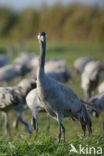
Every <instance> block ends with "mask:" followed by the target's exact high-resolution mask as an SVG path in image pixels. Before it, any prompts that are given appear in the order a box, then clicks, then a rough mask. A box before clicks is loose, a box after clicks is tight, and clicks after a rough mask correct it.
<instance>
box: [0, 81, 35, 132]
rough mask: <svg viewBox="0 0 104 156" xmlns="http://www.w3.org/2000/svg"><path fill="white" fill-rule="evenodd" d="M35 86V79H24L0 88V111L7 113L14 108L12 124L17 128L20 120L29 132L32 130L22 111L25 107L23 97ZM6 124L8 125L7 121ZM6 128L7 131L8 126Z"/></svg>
mask: <svg viewBox="0 0 104 156" xmlns="http://www.w3.org/2000/svg"><path fill="white" fill-rule="evenodd" d="M35 87H36V83H35V80H33V79H24V80H22V81H21V82H20V83H19V84H18V86H16V87H2V88H0V111H3V112H5V113H8V112H9V111H11V110H12V109H14V110H15V111H16V114H17V117H16V119H15V122H14V126H15V127H16V128H17V127H18V123H19V122H21V123H23V124H24V125H25V127H26V128H27V130H28V132H29V133H31V132H32V129H31V126H30V124H28V123H27V121H26V120H25V119H24V118H23V112H24V109H25V107H26V100H25V97H26V95H27V94H28V92H29V91H30V90H31V89H33V88H35ZM6 120H7V119H6ZM7 125H9V121H8V123H7ZM6 128H7V131H8V126H7V127H6Z"/></svg>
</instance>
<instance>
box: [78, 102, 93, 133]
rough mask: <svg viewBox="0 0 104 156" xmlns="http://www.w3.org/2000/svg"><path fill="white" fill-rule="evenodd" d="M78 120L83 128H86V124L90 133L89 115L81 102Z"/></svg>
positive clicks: (90, 122)
mask: <svg viewBox="0 0 104 156" xmlns="http://www.w3.org/2000/svg"><path fill="white" fill-rule="evenodd" d="M80 122H81V125H82V128H83V127H84V129H86V126H87V128H88V131H89V134H91V133H92V121H91V117H90V114H89V113H88V111H87V109H86V107H85V105H84V104H83V103H82V110H81V115H80Z"/></svg>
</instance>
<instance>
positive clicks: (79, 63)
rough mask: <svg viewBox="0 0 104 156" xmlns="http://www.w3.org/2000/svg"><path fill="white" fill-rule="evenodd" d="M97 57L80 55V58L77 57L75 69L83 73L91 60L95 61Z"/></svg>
mask: <svg viewBox="0 0 104 156" xmlns="http://www.w3.org/2000/svg"><path fill="white" fill-rule="evenodd" d="M94 60H95V59H94V58H91V57H89V56H85V57H80V58H78V59H76V60H75V61H74V65H73V66H74V69H75V70H76V72H77V73H80V74H81V73H82V72H83V70H84V68H85V66H86V65H87V64H88V63H89V62H91V61H94Z"/></svg>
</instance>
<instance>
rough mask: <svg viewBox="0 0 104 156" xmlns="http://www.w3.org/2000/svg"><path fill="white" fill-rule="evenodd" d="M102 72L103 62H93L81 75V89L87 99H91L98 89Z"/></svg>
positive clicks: (103, 68)
mask: <svg viewBox="0 0 104 156" xmlns="http://www.w3.org/2000/svg"><path fill="white" fill-rule="evenodd" d="M102 70H104V62H102V61H91V62H90V63H88V64H87V65H86V66H85V68H84V71H83V72H82V75H81V87H82V89H83V91H84V94H85V97H86V99H88V98H90V97H91V96H92V93H93V91H95V89H96V88H97V86H98V84H99V79H100V74H101V71H102Z"/></svg>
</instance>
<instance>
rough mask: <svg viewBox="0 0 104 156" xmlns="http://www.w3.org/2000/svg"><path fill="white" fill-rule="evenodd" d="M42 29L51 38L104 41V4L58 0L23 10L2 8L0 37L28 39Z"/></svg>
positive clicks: (0, 13) (0, 12) (0, 9)
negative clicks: (92, 4)
mask: <svg viewBox="0 0 104 156" xmlns="http://www.w3.org/2000/svg"><path fill="white" fill-rule="evenodd" d="M40 31H46V32H47V34H48V35H49V37H50V38H51V39H63V40H98V41H104V7H98V6H88V5H81V4H71V5H64V6H63V5H59V4H57V5H54V6H52V7H47V6H44V7H41V8H40V9H39V10H38V9H36V10H33V9H26V10H23V11H22V12H19V13H16V12H13V11H11V10H9V9H5V8H0V38H8V37H9V38H10V37H11V38H14V39H28V38H33V37H34V35H36V34H37V33H38V32H40Z"/></svg>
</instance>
